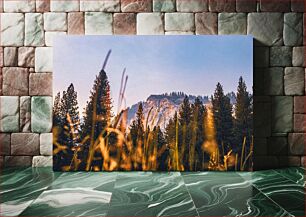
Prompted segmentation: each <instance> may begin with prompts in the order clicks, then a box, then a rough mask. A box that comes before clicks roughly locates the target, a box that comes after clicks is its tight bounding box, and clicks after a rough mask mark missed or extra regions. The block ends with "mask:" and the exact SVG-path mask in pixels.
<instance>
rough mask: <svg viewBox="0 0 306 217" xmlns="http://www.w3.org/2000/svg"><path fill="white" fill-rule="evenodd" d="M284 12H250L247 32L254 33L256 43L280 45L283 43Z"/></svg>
mask: <svg viewBox="0 0 306 217" xmlns="http://www.w3.org/2000/svg"><path fill="white" fill-rule="evenodd" d="M283 23H284V21H283V14H282V13H249V14H248V25H247V34H250V35H253V36H254V39H255V45H256V46H258V45H261V46H262V45H265V46H279V45H282V44H283Z"/></svg>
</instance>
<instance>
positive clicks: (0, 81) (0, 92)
mask: <svg viewBox="0 0 306 217" xmlns="http://www.w3.org/2000/svg"><path fill="white" fill-rule="evenodd" d="M2 83H3V76H2V67H0V96H1V95H2V94H3V88H2Z"/></svg>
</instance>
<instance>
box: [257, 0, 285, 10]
mask: <svg viewBox="0 0 306 217" xmlns="http://www.w3.org/2000/svg"><path fill="white" fill-rule="evenodd" d="M260 10H261V11H263V12H288V11H290V0H281V1H277V2H275V1H271V0H260Z"/></svg>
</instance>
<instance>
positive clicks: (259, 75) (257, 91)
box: [253, 68, 267, 96]
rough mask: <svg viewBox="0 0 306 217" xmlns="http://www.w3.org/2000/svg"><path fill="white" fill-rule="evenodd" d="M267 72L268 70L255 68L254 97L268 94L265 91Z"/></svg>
mask: <svg viewBox="0 0 306 217" xmlns="http://www.w3.org/2000/svg"><path fill="white" fill-rule="evenodd" d="M266 71H267V68H255V69H254V75H253V77H254V82H253V83H254V86H253V91H254V96H262V95H264V93H265V92H266V90H265V80H264V75H265V73H266Z"/></svg>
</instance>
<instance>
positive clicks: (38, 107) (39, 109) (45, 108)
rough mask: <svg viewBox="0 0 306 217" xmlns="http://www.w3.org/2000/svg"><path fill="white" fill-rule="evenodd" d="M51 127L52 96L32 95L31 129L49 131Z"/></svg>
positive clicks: (34, 131) (41, 131) (33, 130)
mask: <svg viewBox="0 0 306 217" xmlns="http://www.w3.org/2000/svg"><path fill="white" fill-rule="evenodd" d="M51 128H52V97H50V96H33V97H32V100H31V131H32V132H33V133H49V132H50V131H51Z"/></svg>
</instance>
